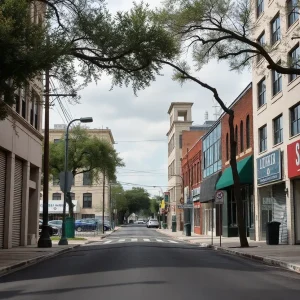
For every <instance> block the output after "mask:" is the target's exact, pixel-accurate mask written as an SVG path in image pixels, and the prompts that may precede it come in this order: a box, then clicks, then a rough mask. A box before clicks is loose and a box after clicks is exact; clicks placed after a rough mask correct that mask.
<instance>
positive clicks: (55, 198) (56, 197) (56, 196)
mask: <svg viewBox="0 0 300 300" xmlns="http://www.w3.org/2000/svg"><path fill="white" fill-rule="evenodd" d="M52 200H61V193H53V194H52Z"/></svg>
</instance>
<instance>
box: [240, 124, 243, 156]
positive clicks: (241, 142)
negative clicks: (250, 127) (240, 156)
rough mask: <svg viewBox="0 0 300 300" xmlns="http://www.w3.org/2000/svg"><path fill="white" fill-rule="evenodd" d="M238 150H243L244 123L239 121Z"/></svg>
mask: <svg viewBox="0 0 300 300" xmlns="http://www.w3.org/2000/svg"><path fill="white" fill-rule="evenodd" d="M240 151H241V152H243V151H244V123H243V121H241V123H240Z"/></svg>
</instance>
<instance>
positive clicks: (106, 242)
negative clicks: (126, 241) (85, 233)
mask: <svg viewBox="0 0 300 300" xmlns="http://www.w3.org/2000/svg"><path fill="white" fill-rule="evenodd" d="M111 242H112V241H111V240H110V241H105V242H104V243H103V244H109V243H111Z"/></svg>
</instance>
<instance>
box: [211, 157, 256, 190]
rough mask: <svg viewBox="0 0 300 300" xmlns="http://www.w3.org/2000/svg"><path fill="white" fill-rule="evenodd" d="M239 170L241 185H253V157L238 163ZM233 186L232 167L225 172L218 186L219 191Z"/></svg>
mask: <svg viewBox="0 0 300 300" xmlns="http://www.w3.org/2000/svg"><path fill="white" fill-rule="evenodd" d="M237 169H238V173H239V177H240V182H241V184H251V183H253V155H250V156H248V157H246V158H244V159H242V160H240V161H238V162H237ZM231 185H233V177H232V170H231V167H229V168H227V169H225V170H224V172H223V174H222V176H221V177H220V179H219V180H218V182H217V184H216V189H217V190H222V189H224V188H226V187H229V186H231Z"/></svg>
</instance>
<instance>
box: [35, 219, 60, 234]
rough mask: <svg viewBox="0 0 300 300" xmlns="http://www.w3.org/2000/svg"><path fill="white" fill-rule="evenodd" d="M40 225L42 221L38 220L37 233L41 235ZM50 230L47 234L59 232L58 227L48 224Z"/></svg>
mask: <svg viewBox="0 0 300 300" xmlns="http://www.w3.org/2000/svg"><path fill="white" fill-rule="evenodd" d="M42 226H43V221H42V220H39V235H41V233H42ZM48 226H49V228H50V231H49V234H50V235H51V236H52V235H58V234H59V228H57V227H56V226H53V225H50V224H48Z"/></svg>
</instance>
